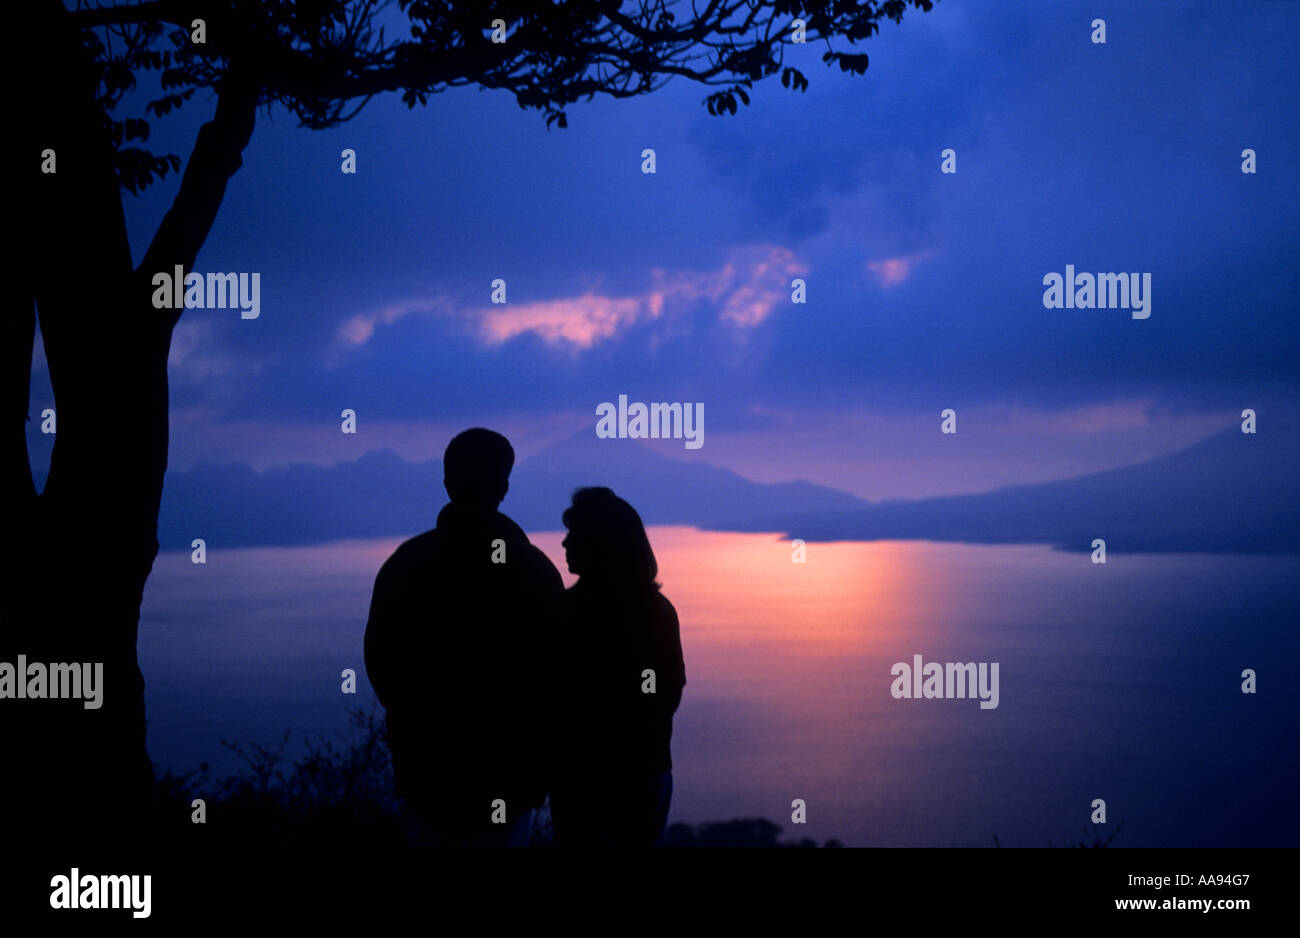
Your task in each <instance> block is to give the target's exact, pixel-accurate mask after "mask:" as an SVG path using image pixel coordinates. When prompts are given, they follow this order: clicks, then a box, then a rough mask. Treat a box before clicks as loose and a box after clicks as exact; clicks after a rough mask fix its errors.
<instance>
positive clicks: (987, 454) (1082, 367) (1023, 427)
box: [29, 0, 1300, 500]
mask: <svg viewBox="0 0 1300 938" xmlns="http://www.w3.org/2000/svg"><path fill="white" fill-rule="evenodd" d="M1097 17H1101V18H1104V19H1105V20H1106V40H1107V41H1106V43H1105V44H1104V45H1098V44H1094V43H1092V42H1091V41H1090V35H1091V33H1092V27H1091V25H1090V24H1091V22H1092V20H1093V19H1094V18H1097ZM1298 37H1300V3H1297V2H1289V0H1234V2H1226V3H1225V2H1217V3H1205V2H1192V3H1177V4H1172V3H1161V2H1140V3H1119V2H1095V0H1094V2H1089V3H1077V2H1053V3H1021V4H997V5H988V4H979V5H978V6H977V5H976V4H973V3H971V2H961V0H941V2H939V3H937V4H936V6H935V8H934V10H933V11H932V12H930V13H920V12H918V11H916V10H909V11H908V14H907V15H906V16H905V17H904V21H903V23H902V24H901V25H895V24H893V23H890V22H887V21H886V22H884V23H882V25H881V28H880V32H879V34H878V35H877V36H876V37H874V38H873V39H871V40H869V41H867V42H866V43H864V44H863V46H862V48H863V50H865V51H867V52H868V53H869V54H870V56H871V64H870V68H869V69H868V71H867V73H866V74H865V75H862V76H848V75H843V74H841V73H840V72H839V71H838V69H834V70H832V69H828V68H827V67H826V66H825V65H823V64H822V63H821V62H820V61H819V59H820V54H821V51H822V50H821V48H820V47H816V46H810V47H806V48H802V49H794V48H792V49H788V50H787V63H788V64H793V65H796V66H799V67H800V68H801V69H802V70H803V71H804V73H805V74H806V75H807V76H808V78H809V81H810V87H809V88H808V90H807V92H806V93H797V92H793V91H790V90H787V89H784V88H782V87H781V85H780V82H779V80H768V81H765V82H762V83H760V84H759V85H758V86H756V88H755V89H754V91H753V93H752V101H753V103H752V105H751V106H749V107H742V108H740V110H739V111H738V113H737V114H736V115H728V116H725V117H714V116H711V115H709V114H708V112H707V110H706V109H705V107H704V106H703V98H704V96H705V94H706V93H707V90H708V89H705V88H703V87H701V86H698V85H694V84H691V83H689V82H687V81H686V80H684V79H674V80H672V81H671V82H670V83H669V84H668V86H667V87H666V88H664V89H663V90H661V91H659V92H656V93H654V94H652V95H649V96H646V97H643V98H638V99H633V100H624V101H610V100H607V99H599V98H598V99H595V100H593V101H591V102H589V103H588V102H580V103H578V104H576V105H573V106H571V107H569V108H568V124H569V126H568V128H567V129H552V130H550V131H549V132H548V131H547V129H546V127H545V121H544V118H543V117H542V116H541V114H540V113H538V112H536V111H525V110H522V109H521V108H519V107H518V105H517V104H516V103H515V102H514V100H513V98H512V96H510V95H509V94H508V93H507V92H503V91H479V90H477V89H472V88H467V89H454V90H451V91H448V92H446V93H444V94H441V95H437V96H434V97H433V98H431V99H430V102H429V104H428V105H427V106H425V107H422V108H421V107H417V108H416V109H414V110H409V109H407V107H406V106H405V105H403V104H402V103H401V102H400V100H399V99H398V98H397V96H395V95H390V96H388V97H385V98H377V99H375V100H373V101H372V102H371V103H370V104H369V105H368V106H367V107H366V108H365V110H364V111H362V113H361V114H360V115H359V116H358V117H357V118H356V119H354V120H353V121H351V122H350V123H348V124H345V125H344V126H342V127H340V128H337V129H333V130H328V131H316V132H313V131H308V130H305V129H301V128H298V127H297V126H295V122H294V120H293V119H292V118H291V117H290V116H289V115H287V114H286V113H284V112H283V111H272V113H271V114H270V115H267V114H265V113H264V112H263V113H261V114H259V118H258V126H257V129H256V131H255V133H254V136H253V139H252V142H251V144H250V145H249V147H248V148H247V150H246V151H245V153H244V165H243V168H242V169H241V170H240V171H239V172H238V173H237V174H236V175H235V177H234V178H233V179H232V180H231V183H230V185H229V188H228V190H227V194H226V198H225V202H224V204H223V206H222V209H221V213H220V215H219V217H218V219H217V221H216V224H215V226H214V228H213V230H212V233H211V235H210V237H209V238H208V241H207V243H206V245H205V246H204V248H203V250H202V252H201V253H200V255H199V259H198V262H197V264H196V270H199V271H201V272H204V271H221V272H225V271H246V272H252V271H256V272H259V273H260V275H261V314H260V316H259V317H258V318H257V319H255V320H243V319H241V318H240V316H239V313H238V311H237V310H229V309H227V310H220V309H218V310H205V309H192V310H187V311H186V313H185V315H184V316H183V318H182V320H181V323H180V325H179V326H178V328H177V331H176V334H175V339H174V344H173V348H172V354H171V361H170V373H171V381H172V395H173V397H172V445H171V466H172V468H173V469H176V470H185V469H187V468H190V467H192V466H194V465H195V464H197V463H199V462H202V461H212V460H215V461H221V462H226V461H241V462H246V463H248V464H249V465H250V466H252V467H254V468H255V469H264V468H266V467H270V466H281V465H286V464H291V463H303V462H305V463H314V464H318V465H332V464H335V463H338V462H342V461H347V460H352V459H356V458H357V457H359V456H361V455H363V454H364V453H366V452H370V451H373V450H376V449H383V448H390V449H393V450H395V451H396V452H398V453H399V454H400V455H401V456H403V457H404V458H407V459H410V460H423V459H428V458H431V457H437V456H439V455H440V454H441V451H442V449H443V447H444V446H445V445H446V442H447V440H448V439H449V438H450V436H451V435H453V434H454V433H455V432H457V431H458V430H460V429H463V428H465V427H468V426H473V425H486V426H490V427H494V428H496V429H499V430H501V431H503V432H505V433H506V434H507V435H508V436H509V437H510V438H511V439H512V441H513V442H514V443H515V446H516V450H517V452H518V454H519V456H520V458H525V457H527V456H528V455H530V454H532V453H536V452H538V451H540V450H542V449H543V448H544V447H546V446H547V445H549V444H551V443H554V442H556V441H558V440H563V439H565V438H566V437H569V436H572V435H573V434H575V433H578V432H581V431H584V430H586V431H588V432H590V431H592V430H593V428H594V426H595V411H596V407H597V405H598V404H600V403H601V402H604V401H616V400H617V399H618V395H620V394H627V395H628V396H629V399H631V400H634V401H635V400H641V401H681V402H702V403H703V404H704V405H705V413H706V421H705V429H706V434H705V444H704V446H703V447H702V448H700V449H699V450H693V451H687V450H684V449H683V448H682V447H681V445H680V443H674V444H671V445H668V446H665V447H664V448H663V452H664V454H665V455H669V456H672V457H673V458H678V459H691V460H701V461H705V462H709V463H712V464H714V465H718V466H724V467H726V468H729V469H732V470H734V471H736V472H738V473H740V474H741V475H744V476H746V477H748V478H751V479H754V480H757V481H764V482H774V481H783V480H789V479H808V480H810V481H813V482H817V483H820V484H823V485H829V486H833V487H835V488H839V489H842V490H845V491H849V492H852V493H854V494H856V495H859V496H861V497H864V498H869V499H873V500H875V499H888V498H900V497H921V496H928V495H942V494H957V493H967V492H980V491H987V490H990V489H993V488H996V487H998V486H1001V485H1007V484H1013V483H1025V482H1037V481H1044V480H1049V479H1061V478H1068V477H1071V476H1076V475H1080V474H1082V473H1085V472H1089V471H1094V470H1098V469H1104V468H1109V467H1112V466H1122V465H1127V464H1131V463H1134V462H1139V461H1142V460H1147V459H1151V458H1154V457H1156V456H1159V455H1161V454H1164V453H1169V452H1172V451H1174V450H1177V449H1181V448H1183V447H1186V446H1189V445H1191V444H1193V443H1195V442H1196V441H1198V440H1201V439H1203V438H1205V437H1208V436H1210V435H1211V434H1213V433H1215V432H1217V431H1220V430H1222V429H1223V428H1224V427H1227V426H1231V425H1232V424H1233V423H1234V422H1237V421H1239V420H1240V412H1241V411H1242V409H1243V408H1246V407H1250V408H1253V409H1256V410H1257V412H1258V413H1259V414H1260V420H1261V428H1262V429H1263V428H1268V427H1269V426H1270V424H1271V426H1272V428H1275V429H1277V430H1278V431H1279V432H1294V430H1295V417H1294V416H1293V415H1294V413H1295V409H1296V405H1297V404H1300V369H1298V368H1297V365H1296V362H1297V360H1298V358H1297V353H1298V352H1300V321H1298V320H1297V317H1296V316H1295V310H1296V300H1297V287H1296V284H1295V278H1294V271H1295V269H1296V263H1295V260H1296V250H1295V238H1294V236H1295V234H1296V220H1297V218H1300V178H1298V176H1297V173H1296V171H1295V170H1296V153H1297V151H1298V150H1300V116H1298V115H1300V109H1298V108H1297V106H1296V105H1297V97H1298V95H1297V90H1296V89H1297V88H1300V55H1297V51H1298V50H1297V42H1298V41H1300V40H1298ZM212 104H213V102H212V100H211V99H210V98H209V99H207V100H205V98H204V95H203V94H196V96H195V98H194V100H193V101H191V102H190V103H189V104H188V105H186V107H185V108H184V109H183V110H182V111H181V112H180V113H179V115H178V116H176V117H173V118H168V119H165V120H163V121H155V122H154V131H153V137H152V141H151V142H152V143H154V144H155V145H156V146H157V147H158V148H159V149H162V150H164V151H166V150H167V149H168V148H169V147H170V149H171V150H173V151H174V152H177V153H179V154H180V155H181V156H182V157H185V156H186V155H187V154H188V151H189V148H190V146H191V145H192V140H193V135H194V133H195V131H196V129H197V126H198V124H199V123H200V122H201V121H202V120H204V119H206V118H207V117H209V116H210V114H211V109H212ZM647 147H649V148H653V149H654V150H655V154H656V164H657V165H656V170H657V171H656V173H654V174H653V175H647V174H643V173H642V172H641V164H642V156H641V154H642V151H643V150H644V149H645V148H647ZM1247 147H1249V148H1253V149H1254V150H1255V151H1256V153H1257V160H1258V172H1257V173H1255V174H1253V175H1248V174H1243V173H1242V172H1241V151H1242V150H1243V149H1244V148H1247ZM344 148H352V149H354V150H355V151H356V155H357V156H356V158H357V168H358V171H357V173H356V174H355V175H344V174H343V173H342V172H341V171H340V164H341V159H340V151H341V150H342V149H344ZM945 148H952V149H954V150H955V151H956V164H957V172H956V173H955V174H943V173H941V172H940V163H941V156H940V153H941V151H942V150H944V149H945ZM177 183H178V179H176V178H172V179H169V180H166V181H164V182H163V183H160V184H156V185H155V186H153V187H152V188H150V189H149V190H147V191H146V192H145V193H144V195H143V196H141V197H138V198H136V197H131V196H127V197H126V209H127V217H128V226H129V230H130V233H131V239H132V247H133V251H134V254H135V257H136V258H137V260H138V259H139V257H140V256H141V255H142V254H143V252H144V250H145V248H146V247H147V245H148V240H149V238H150V236H151V235H152V233H153V231H154V229H155V228H156V226H157V224H158V221H159V219H160V218H161V217H162V214H163V213H164V212H165V210H166V208H167V206H168V204H169V202H170V199H171V198H172V197H173V196H174V194H175V191H176V187H177ZM1067 264H1073V265H1075V267H1076V268H1077V269H1078V270H1080V271H1091V272H1109V271H1139V272H1150V273H1151V275H1152V297H1151V315H1150V318H1149V319H1146V320H1134V319H1132V318H1130V315H1129V313H1128V312H1127V311H1124V310H1107V309H1046V308H1044V305H1043V302H1042V296H1043V290H1044V287H1043V285H1042V284H1043V277H1044V275H1045V274H1047V273H1050V272H1063V271H1064V269H1065V266H1066V265H1067ZM795 277H800V278H803V279H804V280H805V281H806V284H807V302H806V303H804V304H796V303H793V302H791V287H790V281H791V279H792V278H795ZM495 278H502V279H504V280H505V281H506V291H507V303H506V304H504V305H494V304H493V303H492V302H491V301H490V297H491V291H492V281H493V280H494V279H495ZM51 399H52V396H51V394H50V392H49V385H48V375H47V373H46V372H45V370H44V365H43V361H41V362H38V366H37V369H36V373H35V374H34V377H33V399H32V411H33V416H34V417H35V415H36V414H39V412H40V410H41V409H42V408H44V407H47V406H52V405H51ZM345 408H351V409H353V410H355V412H356V414H357V428H358V432H357V433H356V434H355V435H345V434H343V433H341V432H340V424H341V418H340V413H341V411H342V410H343V409H345ZM945 408H953V409H954V410H955V411H956V413H957V420H958V424H957V426H958V432H957V433H956V434H955V435H943V434H941V433H940V412H941V411H943V410H944V409H945ZM1283 428H1285V431H1284V429H1283ZM29 440H30V442H31V446H32V450H33V461H34V462H35V463H36V464H37V466H38V470H39V465H40V463H41V461H42V460H46V461H47V460H48V452H49V437H42V435H41V434H40V432H39V421H38V420H36V419H34V420H33V421H32V424H31V425H30V429H29Z"/></svg>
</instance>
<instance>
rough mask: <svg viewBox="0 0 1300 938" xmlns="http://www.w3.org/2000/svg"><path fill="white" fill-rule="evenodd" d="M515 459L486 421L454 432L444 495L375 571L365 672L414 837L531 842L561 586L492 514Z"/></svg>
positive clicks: (542, 785) (518, 532) (541, 558)
mask: <svg viewBox="0 0 1300 938" xmlns="http://www.w3.org/2000/svg"><path fill="white" fill-rule="evenodd" d="M514 461H515V454H514V450H513V449H512V448H511V446H510V443H509V441H508V440H506V438H505V437H503V436H502V435H501V434H499V433H494V432H492V431H491V430H484V429H480V428H475V429H472V430H466V431H465V432H464V433H461V434H460V435H459V436H457V437H456V438H455V439H453V440H452V441H451V443H449V444H448V445H447V451H446V453H445V454H444V455H443V484H444V485H445V486H446V489H447V495H448V496H450V498H451V503H450V504H449V505H447V506H446V507H445V508H443V509H442V511H441V512H439V513H438V522H437V526H436V527H434V528H433V530H431V531H426V532H424V533H423V534H420V535H418V536H416V537H413V538H411V539H410V540H408V541H406V542H405V543H403V544H402V545H401V546H400V547H398V548H397V550H396V551H394V552H393V555H392V556H391V557H389V558H388V560H387V561H386V562H385V563H384V565H383V567H381V568H380V570H379V575H378V577H376V579H375V592H374V596H373V598H372V599H371V603H370V621H369V623H368V624H367V626H366V671H367V672H368V673H369V676H370V683H371V684H372V685H373V686H374V688H375V693H376V694H377V695H378V696H379V701H380V703H382V704H383V705H384V707H385V709H386V710H387V719H388V738H389V745H390V748H391V749H392V753H393V766H394V769H395V772H396V777H397V791H398V794H399V795H401V796H402V797H403V798H405V799H406V803H407V828H408V834H409V837H410V839H411V841H412V842H413V843H418V844H463V845H516V844H524V843H527V838H528V832H529V830H530V829H531V825H532V814H533V810H534V809H535V808H537V807H539V806H540V805H541V803H542V801H543V800H544V799H545V797H546V783H547V768H546V764H547V759H548V758H549V752H548V747H547V746H546V745H545V744H544V742H543V739H542V735H541V734H542V731H543V728H544V727H546V726H547V717H548V715H549V714H550V712H551V709H552V704H551V701H550V690H549V683H550V677H551V668H550V667H549V665H548V664H547V662H546V658H545V654H546V652H547V649H549V648H551V647H552V645H553V643H554V636H553V634H552V631H553V628H554V623H555V620H556V613H557V611H558V608H559V605H560V603H561V602H562V600H563V595H564V584H563V581H562V580H561V579H560V574H559V572H558V571H557V570H556V569H555V566H554V565H553V564H552V563H551V562H550V561H549V560H548V559H547V558H546V555H545V554H543V553H542V552H541V551H540V550H538V549H537V548H536V547H534V546H533V545H532V544H530V543H529V542H528V538H527V536H525V534H524V532H523V530H522V529H521V528H520V527H519V526H518V525H517V524H515V523H514V522H513V521H511V520H510V519H509V518H507V517H506V516H505V515H503V514H501V513H500V512H499V511H497V506H498V505H499V504H500V503H501V500H502V499H503V498H504V497H505V494H506V490H507V488H508V487H509V478H510V470H511V468H513V466H514ZM498 799H499V800H498ZM503 819H504V823H502V820H503Z"/></svg>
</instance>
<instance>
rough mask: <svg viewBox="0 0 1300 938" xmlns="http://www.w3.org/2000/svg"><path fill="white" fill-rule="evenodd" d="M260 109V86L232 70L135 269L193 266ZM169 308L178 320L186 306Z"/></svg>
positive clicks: (150, 271)
mask: <svg viewBox="0 0 1300 938" xmlns="http://www.w3.org/2000/svg"><path fill="white" fill-rule="evenodd" d="M256 111H257V88H256V85H255V84H253V83H249V82H243V81H241V80H240V79H239V77H238V72H237V71H232V72H231V73H230V74H228V75H227V76H226V78H225V80H224V81H223V83H222V87H221V91H220V92H219V94H218V98H217V110H216V113H215V114H214V115H213V117H212V120H210V121H208V122H207V123H205V124H204V125H203V126H202V127H200V128H199V133H198V137H197V138H196V139H195V141H194V150H193V152H191V153H190V159H189V163H188V164H187V165H186V167H185V175H184V176H183V177H182V179H181V187H180V191H179V192H177V193H176V199H175V200H174V201H173V202H172V207H171V208H170V209H168V211H167V214H166V215H165V216H164V217H163V220H162V223H161V224H159V226H158V231H157V232H156V233H155V234H154V237H153V241H151V242H150V244H149V249H148V250H147V251H146V252H145V255H144V258H143V259H142V260H141V261H140V266H139V267H137V268H136V270H135V275H136V277H137V278H145V279H146V282H147V280H148V278H152V277H153V275H154V274H155V273H157V272H159V271H170V270H171V269H172V268H173V267H174V266H176V265H177V264H180V265H181V266H182V267H190V266H191V265H193V263H194V260H195V258H197V257H198V254H199V249H200V248H201V247H203V242H204V241H205V240H206V239H207V236H208V232H209V231H210V230H211V229H212V223H213V221H214V220H215V219H216V217H217V210H218V209H219V208H220V207H221V200H222V198H223V197H224V196H225V194H226V183H227V182H229V181H230V177H231V176H233V175H234V174H235V173H236V172H237V171H238V170H239V167H240V166H242V165H243V159H242V157H241V154H242V153H243V151H244V147H246V146H248V141H249V138H250V137H252V135H253V124H254V120H255V116H256ZM167 312H168V313H169V314H170V316H171V324H172V325H175V323H176V320H178V319H179V318H180V314H181V310H179V309H173V310H168V311H167Z"/></svg>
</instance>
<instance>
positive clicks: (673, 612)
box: [650, 590, 677, 622]
mask: <svg viewBox="0 0 1300 938" xmlns="http://www.w3.org/2000/svg"><path fill="white" fill-rule="evenodd" d="M650 609H651V611H652V612H653V613H654V615H655V617H656V618H658V619H662V620H664V621H672V622H676V621H677V607H676V606H674V605H673V604H672V603H671V602H669V601H668V597H667V596H665V595H664V594H663V593H662V592H660V591H659V590H655V591H654V593H653V594H652V595H651V597H650Z"/></svg>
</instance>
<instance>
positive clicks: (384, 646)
mask: <svg viewBox="0 0 1300 938" xmlns="http://www.w3.org/2000/svg"><path fill="white" fill-rule="evenodd" d="M395 556H396V555H394V557H395ZM394 557H389V558H388V560H386V561H384V565H383V566H382V567H380V568H379V574H378V575H377V576H376V577H375V589H374V592H373V593H372V594H371V597H370V618H369V620H368V621H367V622H366V635H365V660H366V676H367V677H368V678H369V679H370V686H372V687H373V688H374V689H375V696H376V697H378V698H379V702H380V703H381V704H382V705H383V706H384V707H385V709H387V708H389V707H391V706H392V704H393V701H394V699H395V697H396V696H397V687H398V682H397V681H396V680H395V677H396V675H395V674H394V672H395V671H396V668H397V662H398V661H399V660H400V653H399V652H398V650H397V649H394V647H393V638H394V625H395V623H394V612H395V610H396V609H398V608H400V605H401V604H400V602H399V601H398V596H397V594H398V592H399V583H400V580H401V577H400V576H399V574H398V570H397V566H396V565H395V564H394V563H393V560H394Z"/></svg>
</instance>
